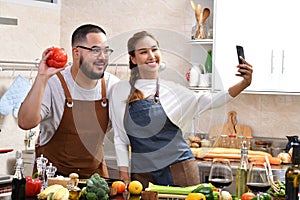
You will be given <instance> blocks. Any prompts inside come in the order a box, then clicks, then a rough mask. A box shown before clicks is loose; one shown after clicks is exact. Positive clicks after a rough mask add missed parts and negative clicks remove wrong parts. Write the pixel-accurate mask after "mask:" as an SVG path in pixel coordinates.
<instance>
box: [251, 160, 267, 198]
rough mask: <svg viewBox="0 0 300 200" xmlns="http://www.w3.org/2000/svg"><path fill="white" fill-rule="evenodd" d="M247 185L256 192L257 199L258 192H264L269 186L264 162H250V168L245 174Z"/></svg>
mask: <svg viewBox="0 0 300 200" xmlns="http://www.w3.org/2000/svg"><path fill="white" fill-rule="evenodd" d="M247 186H248V188H249V189H250V190H251V191H252V192H253V193H256V194H257V200H259V199H260V198H259V197H260V192H266V191H268V189H269V188H270V187H271V182H270V178H269V176H268V170H267V168H266V163H250V169H249V171H248V174H247Z"/></svg>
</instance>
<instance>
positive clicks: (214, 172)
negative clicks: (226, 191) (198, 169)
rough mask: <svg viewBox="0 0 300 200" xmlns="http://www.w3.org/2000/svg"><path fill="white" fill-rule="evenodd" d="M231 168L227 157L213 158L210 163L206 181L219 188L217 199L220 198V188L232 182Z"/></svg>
mask: <svg viewBox="0 0 300 200" xmlns="http://www.w3.org/2000/svg"><path fill="white" fill-rule="evenodd" d="M232 179H233V177H232V170H231V166H230V161H229V160H228V159H222V158H214V159H213V161H212V164H211V168H210V173H209V177H208V181H209V182H210V183H211V184H213V185H214V186H215V187H217V188H219V199H222V190H223V188H224V187H228V186H229V185H230V184H231V183H232Z"/></svg>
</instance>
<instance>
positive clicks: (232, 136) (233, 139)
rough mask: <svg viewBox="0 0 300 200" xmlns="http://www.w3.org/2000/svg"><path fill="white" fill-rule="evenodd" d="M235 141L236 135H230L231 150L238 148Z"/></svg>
mask: <svg viewBox="0 0 300 200" xmlns="http://www.w3.org/2000/svg"><path fill="white" fill-rule="evenodd" d="M235 140H236V135H229V145H228V147H229V148H236V143H235Z"/></svg>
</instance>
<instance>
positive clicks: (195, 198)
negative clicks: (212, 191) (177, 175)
mask: <svg viewBox="0 0 300 200" xmlns="http://www.w3.org/2000/svg"><path fill="white" fill-rule="evenodd" d="M185 200H206V197H205V196H204V194H202V193H189V194H188V196H187V198H186V199H185Z"/></svg>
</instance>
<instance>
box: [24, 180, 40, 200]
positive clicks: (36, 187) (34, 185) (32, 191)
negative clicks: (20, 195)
mask: <svg viewBox="0 0 300 200" xmlns="http://www.w3.org/2000/svg"><path fill="white" fill-rule="evenodd" d="M41 189H42V181H40V180H39V179H37V178H35V179H32V178H31V177H30V176H26V196H27V197H32V196H36V195H37V194H39V193H40V192H41Z"/></svg>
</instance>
